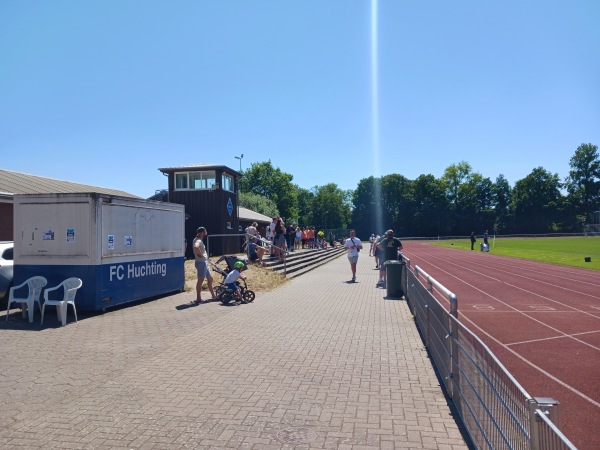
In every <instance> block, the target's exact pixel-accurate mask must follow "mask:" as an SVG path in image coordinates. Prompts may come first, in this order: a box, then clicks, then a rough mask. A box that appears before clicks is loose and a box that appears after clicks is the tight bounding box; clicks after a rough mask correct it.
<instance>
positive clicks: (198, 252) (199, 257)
mask: <svg viewBox="0 0 600 450" xmlns="http://www.w3.org/2000/svg"><path fill="white" fill-rule="evenodd" d="M207 234H208V232H207V231H206V228H204V227H199V228H198V230H196V238H195V239H194V245H193V248H194V258H195V259H196V261H195V263H194V265H195V267H196V270H197V271H198V281H197V282H196V300H195V301H194V303H196V304H200V303H206V302H207V301H208V300H202V283H204V279H205V278H206V282H207V284H208V290H209V291H210V295H212V299H213V300H216V299H217V296H216V295H215V291H214V290H213V277H212V275H211V274H210V269H209V268H208V262H207V260H208V253H206V247H205V246H204V242H203V241H202V240H203V239H204V238H205V237H206V235H207Z"/></svg>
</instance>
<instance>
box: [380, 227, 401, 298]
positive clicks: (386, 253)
mask: <svg viewBox="0 0 600 450" xmlns="http://www.w3.org/2000/svg"><path fill="white" fill-rule="evenodd" d="M377 248H378V249H379V250H381V253H380V256H379V281H378V282H377V284H376V287H385V284H386V281H387V273H386V270H385V262H386V261H393V260H395V259H398V255H399V253H400V252H401V251H402V242H401V241H400V239H398V238H396V237H394V230H387V231H386V232H385V238H383V239H382V240H381V241H379V244H377Z"/></svg>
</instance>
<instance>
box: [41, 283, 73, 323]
mask: <svg viewBox="0 0 600 450" xmlns="http://www.w3.org/2000/svg"><path fill="white" fill-rule="evenodd" d="M82 284H83V281H81V279H79V278H67V279H66V280H65V281H63V282H62V283H60V284H59V285H58V286H54V287H52V288H50V289H46V290H45V291H44V306H43V307H42V321H41V322H40V325H41V324H43V323H44V310H45V309H46V305H50V306H56V313H57V315H58V320H60V321H61V323H62V326H63V327H64V326H65V325H66V324H67V306H69V305H72V306H73V312H74V313H75V322H77V308H75V294H76V293H77V289H79V288H80V287H81V285H82ZM60 288H63V289H64V296H63V298H62V300H51V299H49V298H48V293H49V292H52V291H56V290H57V289H60Z"/></svg>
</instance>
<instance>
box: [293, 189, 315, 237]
mask: <svg viewBox="0 0 600 450" xmlns="http://www.w3.org/2000/svg"><path fill="white" fill-rule="evenodd" d="M295 188H296V198H297V199H298V225H299V226H301V227H305V226H308V225H310V224H312V223H313V216H312V199H313V197H314V196H315V194H314V193H313V192H311V191H309V190H308V189H304V188H301V187H300V186H295Z"/></svg>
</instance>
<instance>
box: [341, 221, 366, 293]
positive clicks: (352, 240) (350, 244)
mask: <svg viewBox="0 0 600 450" xmlns="http://www.w3.org/2000/svg"><path fill="white" fill-rule="evenodd" d="M362 246H363V245H362V242H361V240H360V239H359V238H357V237H356V231H354V230H350V237H349V238H348V239H346V242H344V247H346V248H347V249H348V260H349V261H350V269H351V270H352V283H354V282H356V264H357V263H358V252H360V250H361V249H362Z"/></svg>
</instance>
